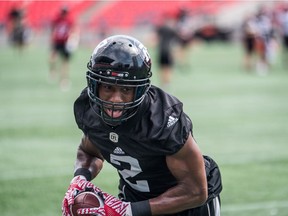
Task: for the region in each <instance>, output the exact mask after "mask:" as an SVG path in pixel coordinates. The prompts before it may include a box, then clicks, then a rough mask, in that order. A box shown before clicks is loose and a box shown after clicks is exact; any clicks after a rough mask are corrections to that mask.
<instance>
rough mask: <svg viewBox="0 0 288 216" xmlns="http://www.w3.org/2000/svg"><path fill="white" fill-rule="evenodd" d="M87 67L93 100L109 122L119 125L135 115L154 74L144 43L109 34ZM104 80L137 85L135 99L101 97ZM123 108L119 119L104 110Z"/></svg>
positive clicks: (96, 49) (93, 54) (127, 85)
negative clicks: (123, 101)
mask: <svg viewBox="0 0 288 216" xmlns="http://www.w3.org/2000/svg"><path fill="white" fill-rule="evenodd" d="M87 68H88V71H87V76H86V77H87V83H88V88H87V89H88V95H89V98H90V103H91V106H92V108H94V110H95V112H96V114H97V115H99V116H100V117H101V118H102V119H103V120H104V122H105V123H107V124H109V125H111V126H117V125H119V124H121V123H122V122H123V121H126V120H127V119H129V118H131V117H132V116H133V115H135V113H136V111H137V107H138V106H139V105H140V103H141V102H142V101H143V99H144V97H145V95H146V92H147V91H148V89H149V87H150V77H151V76H152V72H151V58H150V56H149V54H148V52H147V49H146V47H145V46H144V45H143V44H142V43H141V42H139V41H138V40H136V39H135V38H133V37H130V36H126V35H115V36H111V37H108V38H106V39H104V40H103V41H102V42H100V43H99V44H98V46H97V47H96V48H95V49H94V51H93V53H92V56H91V58H90V61H89V62H88V65H87ZM101 83H105V84H112V85H117V86H121V87H133V88H134V99H133V100H132V101H131V102H128V103H112V102H109V101H104V100H102V99H101V98H99V91H98V90H99V85H101ZM95 105H96V107H95ZM119 107H120V108H121V110H122V111H123V112H122V115H121V116H120V117H118V118H113V116H112V117H111V116H109V115H107V114H106V112H105V111H104V110H105V108H109V109H112V111H114V110H115V111H116V110H119Z"/></svg>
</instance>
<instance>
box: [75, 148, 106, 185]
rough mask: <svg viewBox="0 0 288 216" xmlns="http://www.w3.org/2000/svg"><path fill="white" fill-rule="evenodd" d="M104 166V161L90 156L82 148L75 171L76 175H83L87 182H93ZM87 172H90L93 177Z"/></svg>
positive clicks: (78, 153) (79, 150) (79, 151)
mask: <svg viewBox="0 0 288 216" xmlns="http://www.w3.org/2000/svg"><path fill="white" fill-rule="evenodd" d="M102 166H103V161H102V159H100V158H97V157H94V156H92V155H89V154H87V153H86V152H84V151H83V150H81V149H80V148H79V149H78V152H77V158H76V161H75V170H74V171H75V174H76V175H77V174H78V175H81V174H82V175H84V176H85V177H86V179H87V180H92V179H94V178H95V177H96V176H97V175H98V173H99V172H100V170H101V169H102ZM85 169H86V170H85ZM87 171H89V172H90V174H91V175H90V174H89V173H88V172H87ZM77 172H78V173H77Z"/></svg>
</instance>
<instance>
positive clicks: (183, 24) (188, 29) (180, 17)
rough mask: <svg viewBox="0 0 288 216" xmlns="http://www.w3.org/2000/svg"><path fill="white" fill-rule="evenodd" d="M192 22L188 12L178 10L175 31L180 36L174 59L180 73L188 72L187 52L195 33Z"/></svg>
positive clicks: (183, 9)
mask: <svg viewBox="0 0 288 216" xmlns="http://www.w3.org/2000/svg"><path fill="white" fill-rule="evenodd" d="M192 21H193V20H192V16H191V14H190V11H188V10H187V9H186V8H180V9H179V11H178V13H177V15H176V31H177V33H178V34H179V35H180V41H179V42H180V46H179V48H180V49H179V52H178V53H177V58H176V59H177V63H178V66H180V71H181V72H182V71H185V72H186V71H187V70H190V65H189V62H190V61H189V52H190V51H191V45H192V41H193V38H194V31H195V26H193V25H194V24H195V23H193V22H192ZM188 72H189V71H188Z"/></svg>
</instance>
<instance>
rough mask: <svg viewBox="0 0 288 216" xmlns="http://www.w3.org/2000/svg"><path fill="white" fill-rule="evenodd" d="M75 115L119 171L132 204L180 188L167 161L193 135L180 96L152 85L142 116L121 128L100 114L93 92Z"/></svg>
mask: <svg viewBox="0 0 288 216" xmlns="http://www.w3.org/2000/svg"><path fill="white" fill-rule="evenodd" d="M74 112H75V118H76V122H77V124H78V127H79V128H80V129H81V130H82V131H83V132H84V134H85V135H86V136H88V137H89V139H90V141H91V142H92V143H93V144H94V145H95V146H96V147H97V148H98V149H100V151H101V153H102V155H103V157H104V158H105V160H106V161H108V162H109V163H110V164H111V165H112V166H114V167H115V168H116V169H117V171H118V174H119V176H120V184H119V189H120V191H121V192H122V195H123V196H124V199H125V200H126V201H132V202H133V201H140V200H146V199H150V198H153V197H156V196H158V195H160V194H162V193H163V192H165V191H166V190H167V189H168V188H171V187H173V186H175V185H176V184H177V182H176V179H175V178H174V177H173V175H172V174H171V172H170V171H169V169H168V167H167V165H166V159H165V158H166V156H167V155H172V154H175V153H176V152H177V151H179V149H181V148H182V146H183V145H184V144H185V142H186V140H187V138H188V135H189V133H190V132H191V133H192V122H191V120H190V119H189V117H188V116H187V115H186V114H185V113H184V112H183V104H182V103H181V102H180V101H179V100H178V99H177V98H175V97H173V96H171V95H169V94H167V93H165V92H164V91H162V90H161V89H159V88H157V87H155V86H151V88H150V89H149V91H148V94H147V95H146V97H145V99H144V101H143V102H142V103H141V104H140V106H139V107H138V110H137V113H136V115H134V116H133V117H132V118H130V119H128V120H127V121H126V122H125V123H124V124H123V123H122V124H121V125H119V126H117V127H116V128H112V127H111V126H108V125H107V124H105V123H104V122H103V121H102V119H101V118H100V117H99V116H98V115H96V114H95V113H94V112H95V111H94V109H93V108H91V106H90V103H89V97H88V95H87V89H84V90H83V92H82V93H81V95H80V97H79V98H78V99H77V100H76V101H75V104H74Z"/></svg>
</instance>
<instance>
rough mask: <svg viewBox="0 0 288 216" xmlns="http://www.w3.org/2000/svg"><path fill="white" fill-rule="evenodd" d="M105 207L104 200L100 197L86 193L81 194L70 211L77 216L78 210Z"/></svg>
mask: <svg viewBox="0 0 288 216" xmlns="http://www.w3.org/2000/svg"><path fill="white" fill-rule="evenodd" d="M103 205H104V203H103V200H102V198H101V197H100V196H99V195H97V194H96V193H93V192H90V191H84V192H81V193H79V194H78V195H77V196H76V197H75V198H74V204H73V205H71V207H70V211H71V213H72V216H77V215H78V214H77V210H78V209H81V208H95V207H101V206H103ZM82 216H86V215H82ZM87 216H88V215H87ZM89 216H91V215H89Z"/></svg>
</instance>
